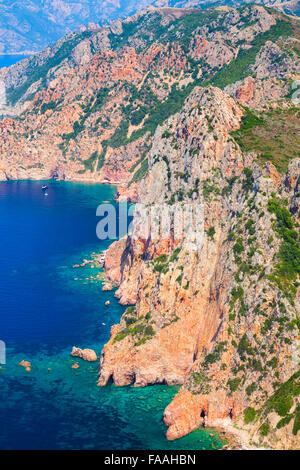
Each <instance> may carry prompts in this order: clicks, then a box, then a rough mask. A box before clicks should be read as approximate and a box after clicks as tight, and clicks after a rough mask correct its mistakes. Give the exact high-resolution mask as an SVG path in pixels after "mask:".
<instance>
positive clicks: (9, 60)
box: [0, 55, 28, 69]
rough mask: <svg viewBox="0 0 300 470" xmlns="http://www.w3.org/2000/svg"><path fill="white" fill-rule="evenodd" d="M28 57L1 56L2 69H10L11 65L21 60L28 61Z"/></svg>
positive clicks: (0, 65)
mask: <svg viewBox="0 0 300 470" xmlns="http://www.w3.org/2000/svg"><path fill="white" fill-rule="evenodd" d="M26 57H28V56H27V55H24V56H22V55H0V69H1V68H2V67H9V66H10V65H13V64H15V63H16V62H19V60H22V59H26Z"/></svg>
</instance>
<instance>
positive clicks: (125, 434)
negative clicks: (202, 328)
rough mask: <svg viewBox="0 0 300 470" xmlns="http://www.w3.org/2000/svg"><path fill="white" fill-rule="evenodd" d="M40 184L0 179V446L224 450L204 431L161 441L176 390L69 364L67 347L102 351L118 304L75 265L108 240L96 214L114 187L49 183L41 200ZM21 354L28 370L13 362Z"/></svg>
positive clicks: (89, 271) (91, 271)
mask: <svg viewBox="0 0 300 470" xmlns="http://www.w3.org/2000/svg"><path fill="white" fill-rule="evenodd" d="M41 184H42V183H40V182H26V181H23V182H7V183H0V244H1V245H0V246H1V263H0V339H1V340H3V341H5V343H6V346H7V363H6V365H4V366H2V367H3V369H2V370H0V396H1V401H0V422H1V427H0V449H174V450H175V449H176V450H179V449H189V450H192V449H213V448H220V447H221V445H222V443H221V441H220V439H219V437H218V435H217V434H216V433H214V432H212V431H208V430H203V429H200V430H198V431H195V432H194V433H192V434H190V435H189V436H186V437H184V438H182V439H179V440H177V441H173V442H169V441H167V440H166V439H165V431H166V429H165V426H164V424H163V422H162V414H163V410H164V408H165V407H166V405H167V404H168V403H169V402H170V400H171V399H172V397H173V396H174V395H175V394H176V391H177V390H176V388H175V387H166V386H155V387H147V388H144V389H135V388H133V387H125V388H118V387H115V386H114V385H109V386H107V387H104V388H99V387H97V385H96V381H97V363H91V364H89V363H86V362H84V361H79V365H80V368H79V369H77V370H75V369H72V367H71V366H72V364H73V363H74V362H76V361H75V359H74V358H72V357H71V356H70V351H71V348H72V346H73V345H76V346H79V347H89V348H92V349H95V350H96V351H97V353H100V352H101V349H102V346H103V344H104V343H105V342H106V341H107V340H108V338H109V331H110V327H111V325H112V324H114V323H116V322H118V320H119V318H120V316H121V314H122V312H123V311H124V307H121V306H120V305H119V304H118V303H117V301H116V299H115V298H114V293H113V292H102V290H101V281H99V280H90V279H88V278H90V277H91V276H93V277H95V275H96V274H97V272H98V271H97V270H96V269H92V268H91V266H86V267H84V268H78V269H74V268H73V265H74V264H77V263H80V262H81V261H82V260H83V259H84V258H88V259H90V257H91V253H92V252H94V251H96V252H100V251H102V250H103V249H105V248H106V247H107V245H108V242H100V241H99V240H97V238H96V233H95V228H96V223H97V218H96V215H95V214H96V207H97V205H98V204H100V203H101V202H102V201H107V200H112V198H113V194H114V191H115V188H114V187H110V186H103V185H85V184H75V183H66V182H54V181H53V182H50V183H49V189H48V196H47V197H45V196H44V194H43V192H42V191H41ZM75 279H77V280H75ZM106 300H110V301H111V304H110V306H109V307H108V308H107V307H105V306H104V302H105V301H106ZM23 359H25V360H29V361H30V362H31V363H32V369H31V372H27V371H26V370H25V369H24V368H23V367H21V366H19V365H18V363H19V362H20V361H21V360H23ZM48 369H50V371H49V370H48Z"/></svg>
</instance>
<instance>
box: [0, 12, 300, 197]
mask: <svg viewBox="0 0 300 470" xmlns="http://www.w3.org/2000/svg"><path fill="white" fill-rule="evenodd" d="M298 31H299V30H298V22H297V21H296V20H290V19H288V18H287V17H284V16H282V15H280V14H277V13H275V12H268V11H267V10H265V9H264V8H263V7H259V6H251V7H245V8H241V9H238V10H234V9H231V10H228V9H222V8H219V9H218V8H217V9H208V10H205V11H203V12H201V11H198V10H186V9H176V8H162V9H158V10H156V11H152V10H151V11H144V12H142V13H140V14H137V15H135V16H133V17H131V18H129V19H127V20H125V21H124V22H120V21H116V22H115V23H113V24H112V25H111V26H110V27H105V28H99V29H98V30H96V31H85V32H83V33H81V34H75V33H73V34H70V35H69V36H66V37H65V38H63V39H61V40H60V41H58V43H56V44H55V45H54V46H53V47H50V48H48V49H46V50H44V51H43V52H41V53H39V54H37V55H36V56H33V57H32V58H29V59H25V60H24V61H21V62H20V63H18V64H16V65H14V66H12V67H10V68H8V69H2V70H1V71H0V79H2V80H3V82H4V84H5V87H6V103H4V104H3V105H2V109H0V112H1V111H2V113H3V114H5V115H6V116H7V117H6V118H4V119H2V120H0V178H1V179H4V180H5V179H22V178H34V179H42V178H51V177H53V176H55V177H59V178H63V179H72V180H84V181H99V182H111V183H116V184H121V185H123V186H121V187H120V188H119V192H120V194H122V195H123V196H125V195H127V194H128V195H130V197H132V199H135V198H136V191H137V184H138V183H139V181H140V180H141V179H142V177H143V176H144V175H145V173H146V171H147V159H146V154H147V151H148V150H149V148H150V146H151V144H152V140H153V135H154V132H155V129H156V127H157V125H158V124H162V123H163V122H164V120H165V119H167V118H168V117H169V116H171V115H172V114H174V113H176V112H178V111H179V110H180V108H181V107H182V105H183V102H184V100H185V99H186V97H187V96H188V95H189V93H190V92H191V91H192V89H193V88H194V87H195V86H197V85H203V84H207V85H209V84H213V85H216V86H220V87H221V88H224V87H225V86H227V87H228V92H229V93H231V94H233V96H235V97H236V99H237V100H238V101H240V102H241V103H242V104H246V105H247V106H250V107H251V106H252V107H253V106H256V107H257V106H258V105H259V106H263V105H264V104H265V103H266V102H267V101H268V100H272V99H273V100H274V99H276V100H278V99H280V98H283V97H285V96H286V95H287V94H289V93H290V92H291V84H292V80H293V79H295V78H296V77H297V74H299V66H297V61H296V57H297V50H298V49H297V48H298V47H299V44H298V40H297V36H298ZM266 76H268V79H267V80H266V78H265V77H266ZM249 77H250V78H249ZM0 106H1V105H0ZM128 185H129V190H126V191H125V188H124V186H125V187H126V186H128Z"/></svg>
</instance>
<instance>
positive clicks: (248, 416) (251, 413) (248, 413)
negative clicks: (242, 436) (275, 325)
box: [244, 406, 256, 424]
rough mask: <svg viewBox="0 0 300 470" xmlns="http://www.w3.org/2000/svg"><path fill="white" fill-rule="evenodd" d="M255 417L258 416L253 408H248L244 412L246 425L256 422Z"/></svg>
mask: <svg viewBox="0 0 300 470" xmlns="http://www.w3.org/2000/svg"><path fill="white" fill-rule="evenodd" d="M255 416H256V411H255V409H254V408H252V407H251V406H248V408H246V409H245V410H244V421H245V424H249V423H252V421H254V419H255Z"/></svg>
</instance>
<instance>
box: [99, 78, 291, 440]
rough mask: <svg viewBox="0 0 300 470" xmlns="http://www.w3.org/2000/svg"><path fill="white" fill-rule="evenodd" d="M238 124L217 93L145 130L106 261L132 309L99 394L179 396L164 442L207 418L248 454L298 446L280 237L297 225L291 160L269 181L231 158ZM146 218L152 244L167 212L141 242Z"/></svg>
mask: <svg viewBox="0 0 300 470" xmlns="http://www.w3.org/2000/svg"><path fill="white" fill-rule="evenodd" d="M243 113H244V111H243V109H242V108H241V107H240V106H239V105H238V104H237V103H236V102H235V101H234V100H233V99H232V98H231V97H229V96H228V95H226V94H225V93H224V92H222V91H221V90H219V89H217V88H212V87H209V88H196V89H195V90H194V91H193V92H192V93H191V95H190V96H189V98H188V99H187V100H186V102H185V104H184V106H183V108H182V110H181V112H180V113H178V114H176V115H174V116H172V117H171V118H169V120H168V121H167V122H166V123H165V124H164V125H163V126H162V127H159V128H158V129H157V131H156V133H155V136H154V140H153V145H152V148H151V151H150V153H149V173H148V175H147V176H146V178H145V179H144V180H143V182H142V184H141V187H140V191H139V198H138V204H137V209H136V213H135V224H134V230H133V234H132V235H131V237H130V238H128V239H127V241H126V240H122V241H121V242H120V243H122V245H123V248H121V249H120V251H119V252H118V255H117V257H115V254H116V253H117V252H116V247H118V243H116V244H114V245H112V247H111V249H110V250H109V252H108V254H107V260H106V268H107V275H108V278H111V279H112V280H114V281H116V282H118V283H119V289H118V290H117V293H116V295H117V296H118V297H119V298H120V301H121V303H123V304H135V307H129V308H128V309H127V311H126V312H125V314H124V315H123V317H122V319H121V322H120V325H115V326H114V327H113V328H112V331H111V339H110V341H109V343H108V344H107V345H106V346H105V347H104V350H103V352H102V357H101V363H100V378H99V384H100V385H105V384H106V383H107V381H108V380H109V379H110V378H112V380H113V381H114V383H115V384H117V385H126V384H129V383H131V382H133V383H134V384H135V385H136V386H144V385H147V384H154V383H167V384H179V385H182V388H181V390H180V392H179V393H178V395H177V396H176V397H175V399H174V401H173V402H172V403H171V404H170V405H169V406H168V408H167V409H166V410H165V414H164V420H165V423H166V424H167V425H168V426H169V429H168V432H167V437H168V438H169V439H174V438H177V437H180V436H182V435H184V434H187V433H188V432H190V431H191V430H193V429H195V428H197V427H198V426H200V425H201V424H202V422H203V417H204V416H205V421H206V423H207V424H208V425H211V426H222V427H228V426H231V425H233V423H235V424H236V425H238V426H239V427H242V428H245V430H246V431H248V432H249V436H250V437H249V439H252V441H253V443H254V444H256V445H265V446H271V447H275V448H296V447H298V446H299V436H298V437H297V431H298V427H299V425H298V420H299V401H298V395H299V379H298V375H297V374H298V370H299V364H298V360H299V357H298V354H299V332H298V327H297V324H298V323H297V322H298V320H297V318H298V315H299V298H298V296H297V289H298V284H297V282H296V278H297V271H298V270H299V266H298V267H297V263H298V262H299V251H298V245H297V242H296V240H297V238H294V241H292V240H290V242H291V244H290V245H289V246H288V242H287V239H288V237H289V236H292V237H296V232H295V228H296V226H295V223H296V222H297V221H298V222H299V193H297V191H298V189H297V188H298V181H299V171H300V161H299V160H292V161H291V163H290V165H289V168H288V170H287V173H285V174H283V175H280V174H279V173H278V172H277V170H276V168H275V167H274V166H273V165H272V164H271V163H266V164H262V162H261V161H260V160H259V158H257V156H256V155H255V154H254V153H245V152H242V151H241V149H240V147H239V145H238V144H237V143H236V142H235V140H234V138H233V136H234V135H235V133H236V130H237V129H238V128H239V127H240V125H241V123H242V119H244V118H243ZM145 207H146V208H148V213H145ZM186 207H189V208H193V209H194V210H195V214H194V216H193V219H192V224H190V225H188V226H187V227H188V229H187V230H186V231H185V232H184V233H183V234H181V235H182V236H181V237H180V236H177V235H176V233H175V231H174V229H173V228H174V220H175V218H176V217H179V218H181V220H183V219H184V213H183V212H184V208H186ZM199 208H201V210H200V209H199ZM151 209H152V210H154V214H155V216H154V218H153V217H152V219H151V222H150V223H151V229H152V231H151V233H153V231H155V230H154V229H157V228H158V226H160V229H161V230H162V228H163V227H162V226H163V225H164V224H165V223H166V219H167V214H168V212H169V214H170V220H171V222H170V231H169V232H168V235H167V236H164V232H162V233H161V236H160V238H159V239H156V238H155V237H154V239H153V240H152V239H151V237H149V234H148V233H146V234H141V229H142V228H144V227H145V226H146V225H147V224H148V223H149V214H150V210H151ZM174 214H175V215H174ZM159 219H160V225H159V222H158V220H159ZM155 220H156V224H155V223H154V221H155ZM284 220H285V221H284ZM195 225H196V226H197V227H198V230H200V232H199V233H200V237H199V238H198V239H196V241H195V235H194V227H195ZM201 235H203V238H202V237H201ZM297 253H298V254H297ZM294 256H295V257H296V258H297V260H298V261H295V262H294V260H293V259H292V258H293V257H294ZM111 258H114V259H115V260H117V261H118V260H119V262H118V263H117V265H119V270H118V269H117V266H116V265H114V267H113V269H110V266H109V263H110V261H109V260H110V259H111ZM298 326H299V325H298ZM297 358H298V359H297ZM294 374H295V375H294ZM293 376H294V378H292V382H293V384H292V386H289V385H288V386H287V385H286V383H287V381H288V380H291V377H293ZM285 389H287V390H288V391H287V392H286V394H287V395H288V399H286V396H285V393H284V392H283V391H284V390H285ZM272 397H275V398H272ZM244 413H245V414H244ZM279 422H280V425H278V423H279Z"/></svg>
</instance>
